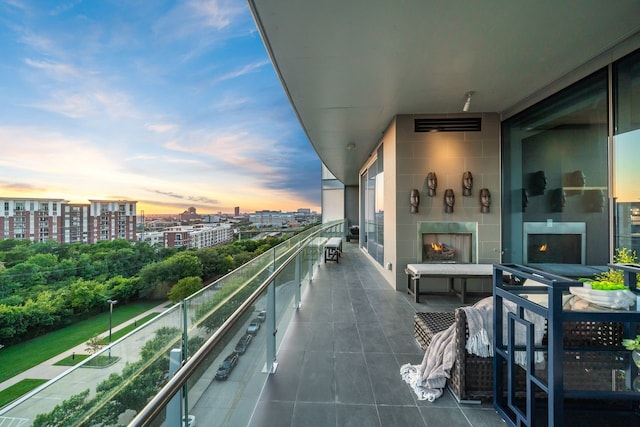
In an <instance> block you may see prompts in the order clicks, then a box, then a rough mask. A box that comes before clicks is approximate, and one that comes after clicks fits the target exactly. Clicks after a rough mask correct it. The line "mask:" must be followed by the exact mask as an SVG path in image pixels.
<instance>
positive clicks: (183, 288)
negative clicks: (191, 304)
mask: <svg viewBox="0 0 640 427" xmlns="http://www.w3.org/2000/svg"><path fill="white" fill-rule="evenodd" d="M200 289H202V279H201V278H200V277H197V276H189V277H184V278H182V279H180V280H178V283H176V284H175V285H174V286H173V287H172V288H171V290H169V294H168V295H167V296H168V297H169V300H171V301H172V302H178V301H181V300H183V299H185V298H186V297H188V296H189V295H191V294H194V293H196V292H198V291H199V290H200Z"/></svg>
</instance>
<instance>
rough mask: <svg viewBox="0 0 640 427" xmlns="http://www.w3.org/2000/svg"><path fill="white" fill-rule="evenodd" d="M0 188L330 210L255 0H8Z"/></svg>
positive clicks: (15, 192)
mask: <svg viewBox="0 0 640 427" xmlns="http://www.w3.org/2000/svg"><path fill="white" fill-rule="evenodd" d="M0 148H1V151H0V194H2V195H3V196H5V197H20V198H25V197H26V198H28V197H46V198H57V199H66V200H69V201H71V202H79V203H87V202H88V200H90V199H118V200H135V201H138V213H140V212H141V211H145V213H149V214H152V213H179V212H182V211H184V210H186V209H187V208H188V207H190V206H194V207H196V208H197V211H198V212H199V213H216V212H224V213H230V212H232V211H233V207H234V206H240V210H241V211H242V212H252V211H255V210H262V209H271V210H283V211H289V210H296V209H298V208H311V209H312V210H316V211H319V210H320V160H319V159H318V157H317V155H316V153H315V151H314V150H313V148H312V147H311V144H310V143H309V141H308V140H307V138H306V136H305V134H304V132H303V130H302V128H301V126H300V124H299V123H298V121H297V119H296V117H295V114H294V112H293V110H292V108H291V106H290V105H289V102H288V100H287V98H286V96H285V93H284V91H283V88H282V86H281V84H280V82H279V80H278V78H277V76H276V74H275V72H274V70H273V66H272V64H271V62H270V60H269V57H268V55H267V53H266V50H265V48H264V44H263V43H262V40H261V38H260V34H259V33H258V31H257V29H256V25H255V22H254V20H253V17H252V16H251V13H250V11H249V7H248V5H247V2H246V1H245V0H212V1H205V0H192V1H163V0H153V1H147V0H139V1H137V0H136V1H134V0H131V1H124V0H121V1H110V0H100V1H94V0H84V1H82V0H76V1H73V0H69V1H41V0H0Z"/></svg>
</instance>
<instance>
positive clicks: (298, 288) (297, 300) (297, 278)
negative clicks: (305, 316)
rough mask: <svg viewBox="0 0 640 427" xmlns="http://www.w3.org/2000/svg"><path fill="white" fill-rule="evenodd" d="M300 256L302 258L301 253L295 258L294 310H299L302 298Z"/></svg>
mask: <svg viewBox="0 0 640 427" xmlns="http://www.w3.org/2000/svg"><path fill="white" fill-rule="evenodd" d="M301 256H302V252H300V253H299V254H298V256H297V257H296V272H295V282H296V284H297V286H296V297H295V304H294V306H293V308H295V309H298V308H300V301H301V300H302V296H301V288H302V279H300V257H301Z"/></svg>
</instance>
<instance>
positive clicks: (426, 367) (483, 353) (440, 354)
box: [400, 297, 546, 402]
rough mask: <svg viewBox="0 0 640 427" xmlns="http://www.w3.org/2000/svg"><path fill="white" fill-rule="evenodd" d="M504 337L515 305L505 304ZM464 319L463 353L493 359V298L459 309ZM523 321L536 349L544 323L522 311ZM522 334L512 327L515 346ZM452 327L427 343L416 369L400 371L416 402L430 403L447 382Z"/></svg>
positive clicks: (520, 359) (518, 355)
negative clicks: (508, 315)
mask: <svg viewBox="0 0 640 427" xmlns="http://www.w3.org/2000/svg"><path fill="white" fill-rule="evenodd" d="M504 303H505V310H504V313H505V314H504V316H505V321H504V322H503V323H504V329H503V331H504V333H503V335H504V337H505V340H506V337H507V324H508V322H507V321H506V313H507V312H508V311H511V312H514V311H515V304H513V303H511V302H510V301H505V302H504ZM460 309H461V310H464V311H465V315H466V316H467V327H468V328H469V337H468V339H467V345H466V350H467V352H468V353H470V354H476V355H478V356H480V357H493V297H487V298H484V299H482V300H480V301H478V302H477V303H476V304H475V305H473V306H470V307H460ZM525 318H526V319H527V320H529V321H530V322H532V323H533V324H534V341H535V344H536V345H541V344H542V338H543V337H544V334H545V330H546V329H545V328H546V323H545V319H544V318H543V317H541V316H539V315H537V314H534V313H530V312H529V311H525ZM525 339H526V331H525V328H524V326H522V325H519V324H516V328H515V341H516V345H524V344H525ZM455 341H456V340H455V323H454V324H452V325H451V326H450V327H449V328H447V329H445V330H444V331H441V332H438V333H437V334H435V335H434V336H433V338H432V339H431V343H430V344H429V347H427V350H426V351H425V353H424V357H423V358H422V363H421V364H420V365H411V364H409V363H408V364H405V365H403V366H401V367H400V375H401V376H402V379H403V380H404V381H405V382H406V383H407V384H409V386H410V387H411V388H412V389H413V391H414V392H415V393H416V395H417V396H418V399H419V400H428V401H430V402H433V401H434V400H436V399H437V398H439V397H440V396H442V392H443V389H444V387H445V386H446V383H447V380H448V379H449V378H450V372H451V368H452V367H453V364H454V363H455V361H456V349H455ZM514 357H515V361H516V363H518V364H521V365H523V364H524V362H525V360H526V353H525V352H524V351H518V352H515V354H514ZM542 361H544V355H543V354H542V353H541V352H536V362H537V363H539V362H542Z"/></svg>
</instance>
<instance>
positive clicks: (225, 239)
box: [138, 224, 233, 249]
mask: <svg viewBox="0 0 640 427" xmlns="http://www.w3.org/2000/svg"><path fill="white" fill-rule="evenodd" d="M138 239H139V240H140V241H144V242H147V243H149V244H151V245H154V244H159V245H161V246H163V247H165V248H187V249H202V248H210V247H213V246H218V245H225V244H227V243H231V242H233V229H232V228H231V225H230V224H216V225H211V224H197V225H183V226H175V227H169V228H168V229H166V230H164V231H154V232H149V233H140V234H139V235H138Z"/></svg>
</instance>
